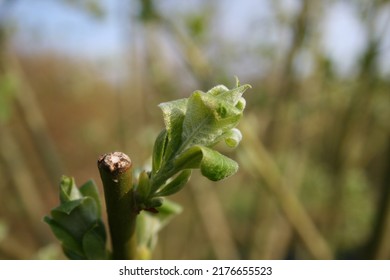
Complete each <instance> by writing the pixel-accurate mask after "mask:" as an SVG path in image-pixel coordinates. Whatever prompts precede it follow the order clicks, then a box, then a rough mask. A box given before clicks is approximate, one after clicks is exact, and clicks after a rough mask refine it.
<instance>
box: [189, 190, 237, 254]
mask: <svg viewBox="0 0 390 280" xmlns="http://www.w3.org/2000/svg"><path fill="white" fill-rule="evenodd" d="M206 187H207V186H206ZM190 191H191V193H192V196H191V197H192V199H193V200H194V202H195V205H196V207H197V211H198V213H199V215H200V218H201V222H202V224H203V228H204V230H205V231H206V235H207V237H208V239H209V242H210V246H211V247H212V248H213V250H214V253H215V255H216V257H217V259H219V260H226V259H238V258H239V256H238V252H237V248H236V246H235V243H234V239H233V233H232V231H231V230H230V227H229V223H228V221H227V218H226V216H225V214H224V210H223V209H222V205H221V203H220V201H219V197H218V195H217V193H216V191H215V188H204V186H195V185H194V186H192V187H191V188H190Z"/></svg>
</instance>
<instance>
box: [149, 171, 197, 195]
mask: <svg viewBox="0 0 390 280" xmlns="http://www.w3.org/2000/svg"><path fill="white" fill-rule="evenodd" d="M190 177H191V170H190V169H186V170H184V171H182V172H181V173H179V174H178V175H177V176H176V177H175V178H174V179H173V180H172V181H171V182H169V183H168V184H166V185H165V186H164V187H162V189H161V190H160V191H158V192H157V193H156V194H155V195H154V196H168V195H172V194H175V193H177V192H178V191H180V190H181V189H182V188H183V187H184V185H185V184H187V182H188V181H189V180H190Z"/></svg>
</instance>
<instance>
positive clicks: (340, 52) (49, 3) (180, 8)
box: [0, 0, 390, 73]
mask: <svg viewBox="0 0 390 280" xmlns="http://www.w3.org/2000/svg"><path fill="white" fill-rule="evenodd" d="M122 1H123V0H112V1H102V3H104V5H105V6H104V8H105V10H106V11H107V14H106V17H105V18H104V19H103V20H97V19H94V18H93V17H92V16H91V15H88V14H87V13H86V12H83V11H81V10H80V9H78V8H76V7H72V6H71V5H64V4H62V2H63V1H55V0H36V1H28V0H16V1H15V3H13V4H8V5H7V4H6V2H7V1H6V0H0V9H2V11H0V17H6V18H7V20H11V21H13V22H14V23H16V26H17V29H16V30H17V32H16V33H15V40H14V42H15V45H16V46H17V47H18V48H21V49H23V50H24V51H37V50H50V49H54V50H57V51H60V52H64V53H66V54H71V55H73V54H75V55H81V56H84V57H89V58H92V59H94V58H97V57H102V56H106V57H107V56H113V55H114V56H115V55H118V54H121V52H122V51H123V45H122V42H123V41H122V40H124V37H123V29H122V28H121V24H122V23H123V20H122V22H121V18H120V16H121V14H122V15H123V10H121V4H123V2H122ZM137 2H138V1H132V2H128V3H131V4H130V5H131V6H130V7H131V8H130V10H131V9H133V10H135V9H137V5H136V3H137ZM281 2H282V3H284V9H285V10H286V11H287V12H291V13H294V11H296V10H297V7H298V6H299V4H298V3H299V1H296V0H283V1H281ZM156 3H158V5H159V9H160V10H161V11H162V13H164V14H165V15H166V16H171V15H173V14H176V13H179V14H186V13H189V12H193V11H197V10H199V8H200V5H199V3H207V2H205V1H202V0H187V1H178V0H165V1H156ZM227 3H228V4H227ZM270 3H271V1H269V0H241V1H222V0H219V1H215V2H214V3H213V5H214V6H216V7H218V9H217V20H215V21H214V24H215V26H213V29H215V30H217V31H216V32H218V33H219V35H220V36H221V37H222V38H225V39H224V40H226V42H227V43H229V44H230V43H234V42H236V43H237V46H238V47H241V48H242V49H243V48H245V47H248V48H255V47H256V44H258V43H259V42H266V41H273V42H278V43H279V45H283V44H284V42H285V43H287V42H288V41H285V40H286V38H287V40H288V36H286V38H283V36H285V34H275V33H273V32H272V30H273V29H272V26H271V27H269V26H268V27H267V28H263V29H261V28H258V29H257V30H256V33H255V34H253V33H254V32H252V29H253V27H254V26H257V27H258V26H259V25H261V24H262V23H263V22H264V23H267V22H268V23H269V19H271V18H272V17H273V15H272V14H271V13H272V7H270V5H271V4H270ZM333 3H335V4H332V5H328V6H325V11H324V12H325V16H324V21H323V22H322V34H323V35H322V36H323V43H322V47H323V49H324V51H325V52H326V53H327V54H328V55H329V56H330V57H331V58H332V59H333V60H334V61H335V62H336V63H337V64H338V67H339V71H340V72H341V73H348V72H350V71H353V68H354V62H355V61H356V57H357V56H358V54H359V53H360V52H361V51H362V50H363V49H364V46H365V43H366V37H367V34H366V33H365V32H366V31H365V30H364V28H363V25H362V24H361V22H360V20H359V18H358V17H357V15H356V13H355V11H353V10H352V9H351V6H350V5H349V4H348V2H345V1H341V2H337V1H333ZM380 17H381V18H379V19H378V25H380V24H382V25H384V24H386V20H388V18H389V17H390V5H389V7H388V9H384V11H383V15H381V16H380ZM274 29H275V28H274ZM379 29H380V28H379ZM382 29H383V30H384V34H383V36H385V38H386V39H385V40H384V44H383V46H382V48H381V55H382V59H381V63H382V68H383V69H385V71H386V72H387V73H388V72H390V65H389V64H390V54H389V53H390V28H387V29H386V28H382ZM270 31H271V32H270ZM130 40H131V38H130ZM243 63H244V62H243ZM245 63H247V62H245ZM309 65H310V63H309Z"/></svg>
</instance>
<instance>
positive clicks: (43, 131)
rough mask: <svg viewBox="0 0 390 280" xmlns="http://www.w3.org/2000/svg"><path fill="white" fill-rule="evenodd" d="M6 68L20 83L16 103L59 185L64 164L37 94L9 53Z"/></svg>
mask: <svg viewBox="0 0 390 280" xmlns="http://www.w3.org/2000/svg"><path fill="white" fill-rule="evenodd" d="M6 68H7V72H8V73H9V74H10V75H12V76H13V77H15V78H16V80H17V81H18V84H17V90H16V93H15V101H16V103H17V105H18V107H19V108H20V111H21V113H22V114H21V117H22V118H23V121H24V123H25V124H26V126H27V129H28V131H29V133H30V134H31V136H32V139H33V141H34V145H35V148H36V149H37V151H38V154H39V156H40V157H41V159H42V163H43V165H44V167H45V170H46V172H47V175H48V177H49V179H50V181H51V182H52V183H57V181H58V178H59V177H60V176H61V175H62V172H63V167H62V162H61V159H60V157H59V155H58V152H57V149H56V147H55V144H54V142H53V140H52V139H51V137H50V133H49V131H48V129H47V126H46V121H45V117H44V115H43V114H42V111H41V109H40V106H39V103H38V101H37V100H36V96H35V92H34V91H33V89H32V88H31V87H30V86H29V85H28V83H27V79H26V78H25V76H24V73H23V70H22V69H21V67H20V64H19V62H18V60H17V58H16V57H15V56H13V55H12V54H9V53H8V54H7V56H6Z"/></svg>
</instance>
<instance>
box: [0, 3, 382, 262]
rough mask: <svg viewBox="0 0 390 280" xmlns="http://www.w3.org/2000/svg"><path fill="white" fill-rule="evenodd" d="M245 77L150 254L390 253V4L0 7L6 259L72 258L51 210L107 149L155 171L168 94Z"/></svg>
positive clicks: (0, 199)
mask: <svg viewBox="0 0 390 280" xmlns="http://www.w3.org/2000/svg"><path fill="white" fill-rule="evenodd" d="M235 75H237V76H238V77H239V78H240V81H241V82H242V83H243V84H244V83H249V84H251V85H252V87H253V89H251V90H249V91H248V92H247V93H246V100H247V108H246V111H245V116H244V118H243V120H242V122H241V123H240V125H239V128H240V129H241V130H242V132H243V136H244V138H243V141H242V142H241V144H240V146H239V147H238V148H237V149H236V150H234V151H230V150H229V149H227V148H224V147H221V149H222V150H223V152H225V153H228V154H229V155H230V156H231V157H233V158H234V159H236V160H237V161H238V162H239V164H240V170H239V172H238V173H237V174H236V175H235V176H233V177H231V178H228V179H226V180H224V181H222V182H217V183H214V182H209V181H207V180H206V179H204V178H203V177H201V176H200V175H199V174H198V172H195V174H194V175H193V178H192V179H191V181H190V183H189V185H188V186H187V187H186V188H185V189H184V190H183V191H181V192H180V193H179V194H177V195H175V196H174V197H172V199H173V200H174V201H176V202H178V203H180V204H181V205H182V206H183V212H182V213H181V214H180V215H179V216H177V217H175V218H174V219H173V220H172V221H171V223H170V224H169V225H168V226H167V227H166V228H164V229H163V230H162V232H161V233H160V236H159V243H158V245H157V248H156V250H155V252H154V255H153V258H155V259H327V258H336V259H389V258H390V1H387V0H373V1H365V0H360V1H359V0H356V1H342V0H325V1H309V0H276V1H273V0H242V1H229V0H226V1H222V0H217V1H202V0H189V1H173V0H165V1H162V0H159V1H157V0H131V1H130V0H129V1H121V0H113V1H99V0H85V1H82V0H40V1H27V0H1V1H0V259H62V258H64V256H63V255H62V253H61V248H60V246H59V244H58V242H57V241H56V240H55V239H54V237H53V235H52V233H51V232H50V230H49V227H48V226H47V225H46V224H44V223H43V222H42V217H43V216H44V215H45V214H47V213H49V211H50V209H51V208H53V207H55V206H56V205H57V204H58V182H59V178H60V176H61V175H62V174H66V175H69V176H74V177H75V178H76V182H77V183H78V184H82V183H83V182H85V181H86V180H88V179H90V178H93V179H94V180H95V181H96V182H97V184H98V186H99V189H100V192H101V193H102V189H101V187H102V186H101V183H100V180H99V174H98V171H97V168H96V160H97V157H98V156H99V155H100V154H103V153H106V152H110V151H115V150H120V151H123V152H125V153H127V154H129V155H130V157H131V158H132V160H133V163H134V165H136V166H139V167H141V168H142V166H144V165H147V164H148V162H149V161H150V158H149V157H150V155H151V150H152V147H153V142H154V139H155V137H156V136H157V135H158V133H159V131H160V130H161V129H162V128H163V121H162V117H161V112H160V109H159V108H158V107H157V105H158V104H159V103H160V102H163V101H168V100H172V99H177V98H181V97H186V96H189V94H191V93H192V92H193V91H194V90H196V89H201V90H203V91H206V90H208V89H209V88H210V87H212V86H214V85H216V84H225V85H227V86H228V87H232V86H234V76H235Z"/></svg>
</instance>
